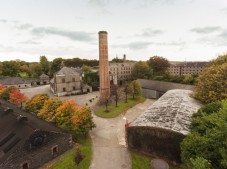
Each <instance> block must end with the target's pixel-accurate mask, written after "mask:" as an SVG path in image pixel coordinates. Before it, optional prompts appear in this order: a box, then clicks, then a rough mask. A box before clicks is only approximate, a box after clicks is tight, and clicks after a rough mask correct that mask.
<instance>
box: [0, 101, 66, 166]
mask: <svg viewBox="0 0 227 169" xmlns="http://www.w3.org/2000/svg"><path fill="white" fill-rule="evenodd" d="M26 119H27V120H26ZM36 130H45V131H50V132H58V133H59V132H61V133H62V132H64V131H63V130H62V129H60V128H58V127H56V126H54V125H53V124H51V123H48V122H46V121H44V120H41V119H39V118H38V117H36V116H35V115H33V114H31V113H28V112H25V111H23V110H21V109H20V108H18V107H17V106H15V105H12V104H11V103H9V102H7V101H4V100H0V131H1V132H0V162H2V161H4V159H6V158H7V157H8V156H9V155H10V153H11V152H13V151H15V150H16V149H17V148H18V147H20V146H22V145H24V143H25V141H26V140H27V139H28V138H29V137H30V135H31V134H32V133H34V131H36Z"/></svg>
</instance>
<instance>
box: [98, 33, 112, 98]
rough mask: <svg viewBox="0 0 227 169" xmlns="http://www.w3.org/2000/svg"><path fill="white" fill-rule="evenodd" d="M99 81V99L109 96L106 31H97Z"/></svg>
mask: <svg viewBox="0 0 227 169" xmlns="http://www.w3.org/2000/svg"><path fill="white" fill-rule="evenodd" d="M99 83H100V100H103V99H105V98H106V97H109V96H110V76H109V61H108V42H107V32H105V31H100V32H99Z"/></svg>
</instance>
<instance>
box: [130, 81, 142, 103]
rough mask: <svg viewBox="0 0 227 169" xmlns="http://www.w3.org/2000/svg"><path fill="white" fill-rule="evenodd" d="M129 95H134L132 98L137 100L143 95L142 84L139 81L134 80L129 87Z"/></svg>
mask: <svg viewBox="0 0 227 169" xmlns="http://www.w3.org/2000/svg"><path fill="white" fill-rule="evenodd" d="M129 93H130V94H131V95H132V98H133V99H135V98H136V97H139V96H141V95H142V88H141V84H140V82H139V81H138V80H133V81H132V82H131V83H130V85H129Z"/></svg>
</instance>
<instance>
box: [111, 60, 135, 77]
mask: <svg viewBox="0 0 227 169" xmlns="http://www.w3.org/2000/svg"><path fill="white" fill-rule="evenodd" d="M134 65H135V63H130V62H124V63H110V73H111V76H113V77H115V76H116V77H117V80H123V81H124V80H131V79H132V70H133V67H134ZM111 80H113V79H111Z"/></svg>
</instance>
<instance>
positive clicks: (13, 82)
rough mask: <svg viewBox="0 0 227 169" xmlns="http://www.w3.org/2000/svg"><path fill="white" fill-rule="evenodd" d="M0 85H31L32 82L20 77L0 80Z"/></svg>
mask: <svg viewBox="0 0 227 169" xmlns="http://www.w3.org/2000/svg"><path fill="white" fill-rule="evenodd" d="M0 84H2V85H18V84H30V81H29V80H25V79H22V78H20V77H4V78H1V79H0Z"/></svg>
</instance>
